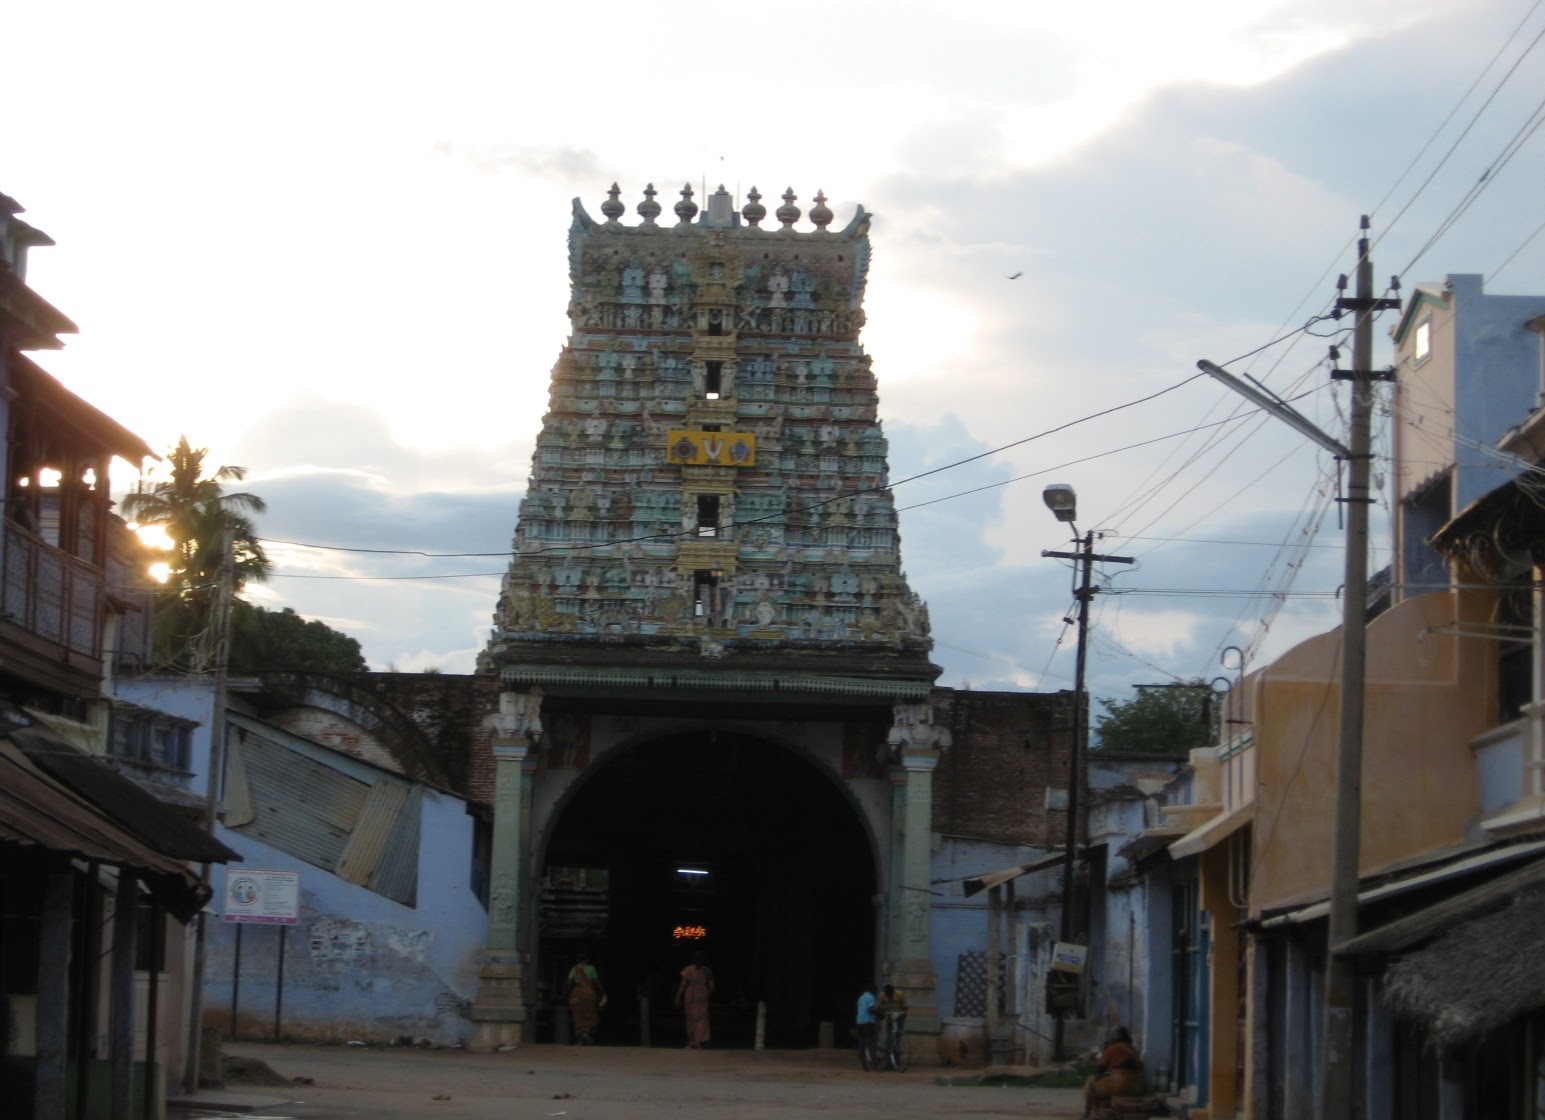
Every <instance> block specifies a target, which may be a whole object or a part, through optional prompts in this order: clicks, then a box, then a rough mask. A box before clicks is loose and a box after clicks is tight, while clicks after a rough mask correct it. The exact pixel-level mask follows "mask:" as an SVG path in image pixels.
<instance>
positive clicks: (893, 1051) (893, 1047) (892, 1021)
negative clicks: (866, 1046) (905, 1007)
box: [876, 1011, 907, 1073]
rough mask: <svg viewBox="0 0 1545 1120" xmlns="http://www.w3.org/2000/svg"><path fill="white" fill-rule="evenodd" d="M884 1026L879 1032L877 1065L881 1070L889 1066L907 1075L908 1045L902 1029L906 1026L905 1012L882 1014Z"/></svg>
mask: <svg viewBox="0 0 1545 1120" xmlns="http://www.w3.org/2000/svg"><path fill="white" fill-rule="evenodd" d="M882 1014H883V1016H884V1025H883V1027H882V1028H881V1030H880V1031H879V1032H878V1033H879V1035H880V1039H879V1041H880V1048H879V1054H878V1055H877V1058H878V1059H879V1061H878V1062H877V1063H876V1064H877V1065H878V1066H879V1067H880V1068H884V1067H885V1066H889V1067H890V1068H891V1069H893V1070H895V1071H896V1072H897V1073H905V1072H906V1070H907V1044H906V1036H905V1034H904V1033H903V1032H902V1027H904V1026H905V1025H906V1021H907V1016H906V1012H904V1011H886V1012H882Z"/></svg>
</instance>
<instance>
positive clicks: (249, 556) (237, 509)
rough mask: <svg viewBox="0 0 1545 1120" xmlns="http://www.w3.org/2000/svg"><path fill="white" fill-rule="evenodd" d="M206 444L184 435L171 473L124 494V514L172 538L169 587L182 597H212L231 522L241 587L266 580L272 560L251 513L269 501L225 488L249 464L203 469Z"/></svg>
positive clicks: (168, 464)
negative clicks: (195, 444) (196, 444)
mask: <svg viewBox="0 0 1545 1120" xmlns="http://www.w3.org/2000/svg"><path fill="white" fill-rule="evenodd" d="M208 454H209V449H208V448H206V447H193V446H191V445H190V444H189V443H188V437H187V436H182V437H181V438H179V439H178V441H177V446H176V447H174V448H172V450H171V452H170V453H169V454H168V455H167V457H166V463H165V466H166V469H167V476H166V477H165V478H162V479H159V480H157V481H156V482H154V483H152V484H151V485H150V487H149V489H145V488H144V487H143V486H142V487H141V488H140V489H138V490H135V491H134V492H133V493H131V494H127V495H125V496H124V499H123V516H124V517H126V518H127V519H129V520H130V521H136V522H138V523H139V524H141V525H150V526H160V527H161V529H162V530H164V531H165V533H166V535H167V536H168V537H170V538H171V540H172V544H173V549H172V553H171V560H170V565H171V578H170V579H168V580H167V588H168V589H169V590H171V591H172V592H173V593H175V594H176V595H177V596H178V597H179V598H192V599H202V600H205V601H206V602H207V601H212V600H213V596H214V589H215V584H216V583H217V581H218V580H219V578H220V557H221V551H222V548H223V545H224V532H225V529H226V528H227V527H229V528H230V529H231V531H232V532H233V534H234V536H235V576H236V587H235V589H236V590H237V591H240V590H241V589H242V588H243V587H244V586H246V584H247V581H248V580H254V579H255V580H260V581H261V580H266V579H267V578H268V573H269V572H270V571H272V570H273V564H272V563H271V562H270V561H269V559H268V556H267V555H266V554H265V553H264V552H263V545H262V543H261V542H259V540H258V537H257V528H256V526H255V525H254V524H253V521H252V518H251V516H250V515H251V514H255V513H265V512H267V510H268V505H267V503H266V502H264V501H263V499H262V498H260V497H258V496H257V495H256V494H247V493H235V494H228V493H226V492H225V485H224V484H225V483H227V482H240V481H241V480H242V479H244V478H246V477H247V470H246V468H245V467H217V468H215V470H214V471H212V472H211V473H209V474H207V475H206V474H205V473H204V456H206V455H208Z"/></svg>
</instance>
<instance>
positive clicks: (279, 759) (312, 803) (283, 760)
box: [240, 732, 370, 871]
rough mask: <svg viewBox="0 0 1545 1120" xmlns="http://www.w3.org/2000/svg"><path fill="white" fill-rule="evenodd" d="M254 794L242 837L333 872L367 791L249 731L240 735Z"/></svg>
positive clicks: (345, 777)
mask: <svg viewBox="0 0 1545 1120" xmlns="http://www.w3.org/2000/svg"><path fill="white" fill-rule="evenodd" d="M240 734H241V735H242V753H243V756H244V757H245V759H246V762H247V782H248V785H249V787H250V788H251V790H252V808H253V813H254V817H253V820H252V823H250V824H247V825H244V826H242V828H241V831H242V832H248V833H251V834H252V835H254V836H257V837H259V838H261V839H262V840H264V841H266V842H268V843H270V844H272V845H273V846H274V847H276V848H278V849H279V850H280V851H282V852H289V853H290V854H291V855H292V856H295V857H296V858H297V859H303V860H305V861H306V862H307V863H311V864H315V865H316V866H317V867H322V868H326V869H327V870H329V871H331V870H333V869H334V868H336V867H337V866H338V859H339V857H341V856H342V855H343V851H344V847H345V846H346V845H347V844H348V840H349V833H350V831H352V830H353V828H354V822H355V820H356V819H358V817H359V812H360V809H361V808H363V807H364V804H365V797H366V795H367V794H368V793H369V791H370V787H369V786H367V785H366V784H365V783H364V782H358V781H355V780H354V779H353V778H350V777H349V776H347V775H346V774H342V773H340V772H339V771H337V770H334V769H333V768H332V767H330V766H323V765H322V764H321V763H319V762H313V761H311V760H310V759H308V758H305V757H303V756H301V755H299V754H297V753H296V752H294V751H291V750H287V749H286V748H285V747H283V746H281V745H279V744H277V743H272V742H269V741H268V740H266V739H264V738H262V737H260V736H257V735H253V734H251V733H250V732H241V733H240Z"/></svg>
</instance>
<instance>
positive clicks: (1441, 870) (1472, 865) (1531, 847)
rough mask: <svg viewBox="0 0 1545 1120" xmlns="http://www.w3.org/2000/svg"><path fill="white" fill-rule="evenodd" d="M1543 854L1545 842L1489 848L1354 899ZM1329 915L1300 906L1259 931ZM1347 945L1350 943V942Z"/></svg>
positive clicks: (1320, 905)
mask: <svg viewBox="0 0 1545 1120" xmlns="http://www.w3.org/2000/svg"><path fill="white" fill-rule="evenodd" d="M1542 854H1545V840H1534V841H1530V842H1529V843H1526V844H1511V845H1508V846H1506V847H1501V848H1488V849H1486V850H1485V851H1482V852H1477V853H1475V854H1474V855H1469V856H1465V857H1464V858H1463V859H1456V860H1453V861H1451V862H1449V863H1445V864H1443V865H1442V866H1441V867H1434V868H1432V870H1430V871H1424V872H1420V873H1416V874H1412V875H1408V876H1406V877H1404V878H1401V879H1395V880H1393V881H1392V882H1388V883H1382V884H1380V885H1379V886H1377V887H1370V888H1368V889H1367V890H1364V891H1359V892H1358V895H1357V904H1358V906H1366V905H1368V903H1370V902H1378V901H1379V900H1380V899H1384V898H1390V897H1393V896H1395V895H1399V894H1404V893H1405V892H1407V891H1412V890H1416V889H1417V888H1418V887H1429V886H1434V885H1436V884H1438V883H1442V882H1445V881H1447V880H1449V879H1458V878H1462V877H1464V876H1466V875H1470V874H1472V873H1475V872H1479V871H1485V870H1487V869H1492V868H1500V867H1502V866H1503V865H1504V864H1507V863H1516V862H1517V861H1519V860H1521V859H1528V858H1529V857H1531V856H1536V855H1542ZM1329 913H1330V903H1329V902H1328V901H1327V902H1316V903H1313V904H1311V905H1309V906H1301V907H1299V908H1298V909H1296V910H1290V911H1288V912H1287V913H1284V914H1277V915H1276V916H1274V917H1271V918H1267V919H1266V920H1265V921H1263V922H1261V928H1262V929H1276V928H1278V927H1280V926H1287V925H1302V924H1303V923H1305V922H1312V921H1316V920H1318V919H1320V918H1323V917H1325V916H1326V915H1327V914H1329ZM1349 944H1350V942H1349Z"/></svg>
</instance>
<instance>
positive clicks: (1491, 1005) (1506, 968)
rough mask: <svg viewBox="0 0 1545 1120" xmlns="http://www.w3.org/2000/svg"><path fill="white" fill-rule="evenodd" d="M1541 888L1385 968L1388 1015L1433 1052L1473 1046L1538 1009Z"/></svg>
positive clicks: (1542, 992) (1543, 998)
mask: <svg viewBox="0 0 1545 1120" xmlns="http://www.w3.org/2000/svg"><path fill="white" fill-rule="evenodd" d="M1542 938H1545V887H1541V888H1536V889H1533V890H1529V891H1521V892H1519V893H1518V894H1516V895H1514V897H1513V900H1512V903H1511V905H1509V906H1507V907H1506V908H1505V909H1502V910H1500V911H1497V912H1495V913H1491V914H1485V915H1482V916H1480V917H1476V918H1472V919H1470V920H1469V921H1466V922H1462V923H1460V924H1459V925H1456V926H1454V927H1453V928H1452V929H1450V930H1449V931H1448V932H1447V933H1444V934H1443V935H1441V936H1440V937H1437V938H1436V939H1434V940H1433V941H1432V942H1431V943H1430V944H1429V945H1427V946H1426V947H1425V948H1423V949H1420V950H1418V951H1416V952H1413V953H1410V954H1408V955H1407V956H1405V957H1402V958H1401V959H1399V960H1397V961H1394V962H1393V963H1391V964H1390V966H1389V968H1388V970H1387V971H1386V972H1385V974H1384V990H1385V994H1386V996H1387V998H1388V1001H1389V1004H1390V1007H1391V1009H1392V1010H1393V1011H1394V1012H1395V1014H1397V1015H1399V1016H1401V1017H1403V1018H1406V1019H1410V1020H1412V1021H1414V1022H1415V1023H1416V1024H1417V1025H1418V1026H1420V1027H1421V1028H1422V1029H1423V1031H1424V1032H1425V1033H1426V1035H1427V1041H1428V1044H1429V1045H1430V1046H1431V1047H1433V1048H1434V1049H1440V1048H1443V1049H1446V1048H1451V1047H1456V1046H1462V1045H1464V1044H1466V1043H1470V1042H1475V1041H1478V1040H1479V1039H1480V1038H1482V1037H1484V1036H1485V1035H1488V1034H1490V1033H1491V1032H1493V1031H1495V1030H1497V1029H1499V1028H1501V1027H1503V1026H1506V1025H1507V1024H1508V1023H1510V1022H1512V1021H1513V1020H1514V1019H1517V1018H1518V1017H1520V1016H1522V1015H1527V1014H1529V1013H1530V1012H1533V1011H1539V1010H1541V1009H1545V953H1542V952H1541V951H1540V942H1541V940H1542Z"/></svg>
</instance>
